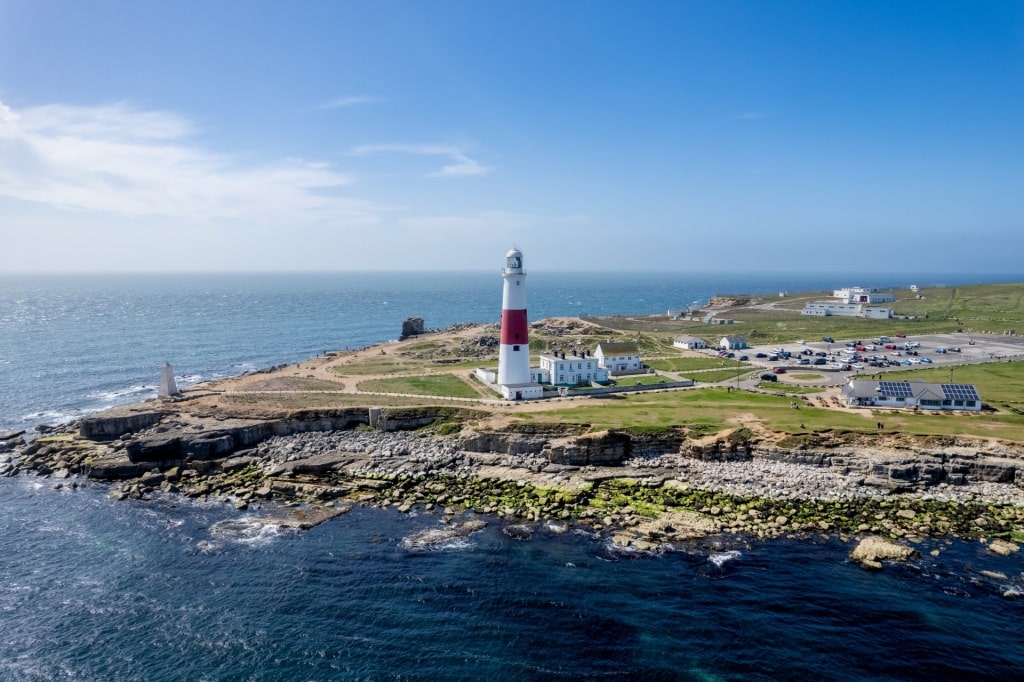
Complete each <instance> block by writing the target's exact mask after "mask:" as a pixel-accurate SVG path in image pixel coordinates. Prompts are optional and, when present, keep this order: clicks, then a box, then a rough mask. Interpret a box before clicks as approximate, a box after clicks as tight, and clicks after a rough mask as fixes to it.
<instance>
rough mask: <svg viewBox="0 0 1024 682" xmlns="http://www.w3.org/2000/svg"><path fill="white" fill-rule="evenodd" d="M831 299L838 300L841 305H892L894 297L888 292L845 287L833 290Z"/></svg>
mask: <svg viewBox="0 0 1024 682" xmlns="http://www.w3.org/2000/svg"><path fill="white" fill-rule="evenodd" d="M832 298H837V299H839V300H840V301H841V302H842V303H868V304H874V303H893V302H894V301H895V300H896V295H895V294H892V293H889V292H885V293H883V292H880V291H879V290H878V289H873V288H871V289H869V288H866V287H846V288H845V289H835V290H834V291H833V292H832Z"/></svg>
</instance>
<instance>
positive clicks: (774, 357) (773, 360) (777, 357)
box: [768, 353, 779, 362]
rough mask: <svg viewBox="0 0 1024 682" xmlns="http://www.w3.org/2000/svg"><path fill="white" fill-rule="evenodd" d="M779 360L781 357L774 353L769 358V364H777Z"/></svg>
mask: <svg viewBox="0 0 1024 682" xmlns="http://www.w3.org/2000/svg"><path fill="white" fill-rule="evenodd" d="M778 359H779V356H778V355H775V354H774V353H773V354H772V355H769V356H768V362H775V361H776V360H778Z"/></svg>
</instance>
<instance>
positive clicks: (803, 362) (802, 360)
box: [797, 358, 811, 365]
mask: <svg viewBox="0 0 1024 682" xmlns="http://www.w3.org/2000/svg"><path fill="white" fill-rule="evenodd" d="M797 364H798V365H809V364H811V361H810V360H808V359H807V358H800V361H799V362H798V363H797Z"/></svg>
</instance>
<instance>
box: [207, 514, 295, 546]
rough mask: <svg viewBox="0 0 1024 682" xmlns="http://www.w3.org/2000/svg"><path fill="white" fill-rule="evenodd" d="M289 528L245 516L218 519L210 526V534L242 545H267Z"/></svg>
mask: <svg viewBox="0 0 1024 682" xmlns="http://www.w3.org/2000/svg"><path fill="white" fill-rule="evenodd" d="M286 531H287V529H285V528H283V527H282V526H280V525H278V524H276V523H270V522H267V521H265V520H264V519H259V518H256V517H252V516H245V517H242V518H240V519H226V520H224V521H218V522H217V523H215V524H213V525H212V526H211V527H210V534H211V535H213V536H215V537H218V538H221V539H224V540H228V541H230V542H235V543H238V544H241V545H253V546H256V545H265V544H269V543H271V542H273V541H274V540H276V539H278V538H279V537H281V536H282V535H283V534H284V533H285V532H286Z"/></svg>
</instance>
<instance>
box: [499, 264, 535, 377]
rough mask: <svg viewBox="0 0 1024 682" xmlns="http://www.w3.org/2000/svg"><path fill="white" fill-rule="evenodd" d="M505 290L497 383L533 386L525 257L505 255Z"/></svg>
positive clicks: (502, 299) (502, 272)
mask: <svg viewBox="0 0 1024 682" xmlns="http://www.w3.org/2000/svg"><path fill="white" fill-rule="evenodd" d="M501 274H502V277H504V278H505V288H504V290H503V291H502V294H501V348H500V349H499V350H498V384H500V385H502V386H508V385H513V384H528V383H530V339H529V338H528V337H527V331H526V273H525V272H523V254H522V252H521V251H520V250H519V249H512V250H511V251H509V252H508V253H507V254H505V269H504V270H502V271H501Z"/></svg>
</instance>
